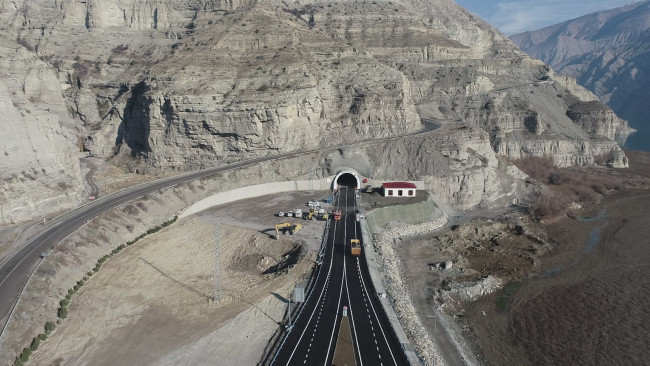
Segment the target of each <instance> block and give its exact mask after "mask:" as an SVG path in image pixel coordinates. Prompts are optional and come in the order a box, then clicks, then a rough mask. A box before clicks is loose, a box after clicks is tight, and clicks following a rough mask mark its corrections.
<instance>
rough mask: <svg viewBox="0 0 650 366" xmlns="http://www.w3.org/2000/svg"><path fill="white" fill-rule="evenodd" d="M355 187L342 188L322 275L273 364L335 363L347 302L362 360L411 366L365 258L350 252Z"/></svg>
mask: <svg viewBox="0 0 650 366" xmlns="http://www.w3.org/2000/svg"><path fill="white" fill-rule="evenodd" d="M354 196H355V190H354V189H347V188H342V189H341V191H340V192H339V194H337V206H338V208H339V209H341V211H342V212H343V217H342V220H341V221H332V225H330V232H329V235H328V241H327V243H326V246H325V248H324V257H323V261H322V264H321V268H320V273H319V276H318V279H317V281H316V283H315V285H314V288H313V289H312V292H311V296H310V297H309V299H308V300H307V303H306V304H305V306H304V307H303V309H302V311H301V313H300V316H299V318H298V319H297V320H296V321H295V323H294V324H293V329H292V331H291V332H289V333H288V335H287V337H286V339H285V341H284V344H283V346H282V347H281V348H280V350H279V351H278V354H277V355H276V357H275V359H274V360H273V363H272V365H331V364H332V360H333V358H334V351H335V349H336V340H337V334H338V332H339V327H340V324H341V320H342V317H343V314H342V309H343V307H344V306H346V307H347V309H348V310H347V312H348V313H347V316H348V319H349V323H350V329H351V331H352V344H353V348H354V357H355V362H356V364H357V365H360V366H362V365H369V366H388V365H396V366H401V365H408V361H407V360H406V356H405V354H404V352H403V350H402V348H401V345H400V343H399V341H398V340H397V337H396V335H395V333H394V332H393V329H392V328H391V326H390V323H389V321H388V318H387V316H386V314H385V313H384V311H383V309H382V307H381V305H380V304H379V301H378V299H377V295H376V292H375V291H374V289H373V287H372V283H371V281H370V280H369V278H370V276H369V274H368V270H367V266H366V264H365V257H364V256H363V255H362V256H360V257H354V256H352V255H351V254H350V246H349V243H350V239H355V238H359V237H360V227H359V223H358V222H357V221H356V203H355V197H354Z"/></svg>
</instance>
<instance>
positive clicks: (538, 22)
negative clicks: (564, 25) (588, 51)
mask: <svg viewBox="0 0 650 366" xmlns="http://www.w3.org/2000/svg"><path fill="white" fill-rule="evenodd" d="M632 2H634V1H630V0H601V1H593V0H592V1H585V0H581V1H576V0H574V1H566V0H546V1H541V0H537V1H530V0H525V1H507V2H498V3H497V4H496V11H495V13H494V14H493V15H492V16H490V17H489V18H488V19H486V20H487V21H488V22H490V23H492V24H493V25H494V26H496V27H497V28H499V30H501V31H502V32H503V33H505V34H508V35H510V34H514V33H518V32H524V31H527V30H535V29H539V28H543V27H546V26H549V25H553V24H557V23H560V22H563V21H565V20H569V19H573V18H577V17H580V16H582V15H585V14H588V13H591V12H595V11H600V10H606V9H612V8H616V7H618V6H622V5H626V4H629V3H632Z"/></svg>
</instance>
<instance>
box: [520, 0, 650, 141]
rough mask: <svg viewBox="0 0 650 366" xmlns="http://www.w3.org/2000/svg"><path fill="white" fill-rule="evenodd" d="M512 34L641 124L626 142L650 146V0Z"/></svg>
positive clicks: (622, 114) (524, 47) (632, 122)
mask: <svg viewBox="0 0 650 366" xmlns="http://www.w3.org/2000/svg"><path fill="white" fill-rule="evenodd" d="M511 39H512V40H513V41H514V42H515V43H516V44H517V45H518V46H519V47H520V48H521V49H522V50H523V51H525V52H527V53H528V54H530V55H531V56H533V57H535V58H538V59H541V60H543V61H544V62H546V63H547V64H549V65H550V66H551V67H553V69H555V71H557V72H559V73H560V74H564V75H568V76H573V77H575V78H576V79H577V80H578V83H579V84H581V85H582V86H584V87H586V88H587V89H589V90H591V91H592V92H594V93H595V94H596V95H598V96H599V97H600V99H601V101H603V102H604V103H605V104H607V105H608V106H609V107H610V108H612V109H613V110H614V112H616V114H617V115H618V116H619V117H621V118H623V119H626V120H628V121H629V122H630V126H631V127H633V128H635V129H637V130H639V132H637V133H636V134H633V135H631V136H630V137H629V138H628V140H627V142H626V145H625V146H626V147H627V148H630V149H635V150H650V110H649V109H648V107H647V101H648V100H650V87H649V85H650V1H642V2H637V3H634V4H630V5H626V6H623V7H620V8H616V9H612V10H607V11H601V12H597V13H592V14H588V15H585V16H582V17H580V18H577V19H573V20H569V21H566V22H564V23H560V24H556V25H553V26H550V27H546V28H542V29H539V30H536V31H530V32H525V33H519V34H515V35H513V36H512V37H511Z"/></svg>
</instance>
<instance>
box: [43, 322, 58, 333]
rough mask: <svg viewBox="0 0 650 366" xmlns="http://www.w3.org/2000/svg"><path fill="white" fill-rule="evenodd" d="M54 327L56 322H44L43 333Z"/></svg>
mask: <svg viewBox="0 0 650 366" xmlns="http://www.w3.org/2000/svg"><path fill="white" fill-rule="evenodd" d="M54 328H56V324H54V322H47V323H45V334H50V333H51V332H52V331H53V330H54Z"/></svg>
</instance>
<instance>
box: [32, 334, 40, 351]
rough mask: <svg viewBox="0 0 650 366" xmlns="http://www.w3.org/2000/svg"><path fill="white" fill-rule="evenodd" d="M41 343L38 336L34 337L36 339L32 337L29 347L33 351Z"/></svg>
mask: <svg viewBox="0 0 650 366" xmlns="http://www.w3.org/2000/svg"><path fill="white" fill-rule="evenodd" d="M40 344H41V340H40V339H39V338H38V337H34V339H32V344H30V345H29V349H31V350H32V351H36V350H37V349H38V346H39V345H40Z"/></svg>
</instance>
